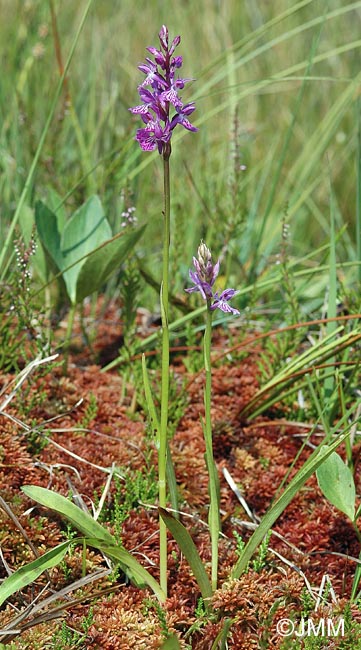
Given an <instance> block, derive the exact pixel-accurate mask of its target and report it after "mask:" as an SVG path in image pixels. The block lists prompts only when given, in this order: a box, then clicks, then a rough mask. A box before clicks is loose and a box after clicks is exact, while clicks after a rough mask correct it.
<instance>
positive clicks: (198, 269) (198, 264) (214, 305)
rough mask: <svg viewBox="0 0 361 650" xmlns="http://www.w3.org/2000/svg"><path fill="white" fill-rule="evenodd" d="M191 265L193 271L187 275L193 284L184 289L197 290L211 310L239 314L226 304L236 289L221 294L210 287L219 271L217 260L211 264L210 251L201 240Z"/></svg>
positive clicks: (226, 290)
mask: <svg viewBox="0 0 361 650" xmlns="http://www.w3.org/2000/svg"><path fill="white" fill-rule="evenodd" d="M193 265H194V268H195V271H192V270H190V271H189V277H190V279H191V280H192V282H193V285H194V286H193V287H189V289H185V291H187V293H194V292H195V291H199V292H200V294H201V296H202V298H203V300H206V301H207V304H208V305H209V309H210V310H211V311H214V310H215V309H220V310H221V311H223V312H225V313H230V314H239V313H240V312H239V311H238V309H235V308H234V307H231V305H229V304H228V303H229V301H230V300H231V299H232V298H233V297H234V296H235V295H236V294H237V293H238V291H236V290H235V289H225V290H224V291H222V293H221V294H219V293H218V291H215V292H214V291H213V288H212V287H213V285H214V283H215V281H216V278H217V275H218V273H219V260H218V262H216V264H213V262H212V256H211V252H210V250H209V248H208V247H207V246H206V244H205V243H204V242H201V244H200V246H199V247H198V259H197V258H196V257H193Z"/></svg>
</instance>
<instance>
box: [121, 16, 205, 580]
mask: <svg viewBox="0 0 361 650" xmlns="http://www.w3.org/2000/svg"><path fill="white" fill-rule="evenodd" d="M180 40H181V38H180V36H176V37H175V38H174V39H173V41H172V42H171V43H169V33H168V29H167V27H166V26H165V25H163V26H162V28H161V30H160V32H159V42H160V49H157V48H155V47H152V46H150V47H148V48H147V50H148V52H149V53H150V54H151V56H152V57H153V58H151V57H148V56H147V57H146V60H145V63H142V64H140V65H139V66H138V68H139V70H140V71H141V72H143V73H144V74H145V79H144V80H143V82H142V83H141V84H140V85H139V86H138V92H139V96H140V99H141V100H142V104H139V105H138V106H134V107H133V108H130V109H129V110H130V111H131V112H132V113H133V114H135V115H139V116H140V117H141V119H142V120H143V123H144V126H143V127H142V128H140V129H138V130H137V133H136V136H135V139H136V140H137V142H138V143H139V145H140V147H141V149H142V150H143V151H154V150H156V149H158V151H159V153H160V154H161V155H162V157H163V173H164V210H163V219H164V222H163V271H162V285H161V291H160V304H161V315H162V388H161V414H160V423H159V427H158V435H157V444H158V483H159V506H160V508H165V506H166V495H167V481H166V473H167V472H166V470H167V428H168V402H169V329H168V312H169V309H168V302H169V244H170V169H169V158H170V155H171V152H172V148H171V138H172V134H173V131H174V129H175V128H176V126H177V125H178V124H179V125H181V126H183V127H184V128H185V129H187V130H188V131H193V132H194V131H197V130H198V129H197V128H196V127H195V126H193V125H192V124H191V123H190V122H189V120H188V116H189V115H191V113H193V111H194V110H195V105H194V103H188V104H183V102H182V100H181V98H180V96H179V91H180V90H183V88H184V86H185V84H186V83H187V82H189V81H191V79H185V78H181V77H178V70H179V69H180V68H181V67H182V64H183V59H182V57H181V56H178V55H174V52H175V49H176V48H177V47H178V45H179V43H180ZM171 113H172V114H171ZM143 366H144V367H145V364H143ZM168 454H169V452H168ZM169 460H170V459H169V457H168V466H169ZM159 540H160V542H159V543H160V584H161V587H162V589H163V591H164V592H165V593H167V530H166V525H165V523H164V521H163V519H162V518H160V520H159Z"/></svg>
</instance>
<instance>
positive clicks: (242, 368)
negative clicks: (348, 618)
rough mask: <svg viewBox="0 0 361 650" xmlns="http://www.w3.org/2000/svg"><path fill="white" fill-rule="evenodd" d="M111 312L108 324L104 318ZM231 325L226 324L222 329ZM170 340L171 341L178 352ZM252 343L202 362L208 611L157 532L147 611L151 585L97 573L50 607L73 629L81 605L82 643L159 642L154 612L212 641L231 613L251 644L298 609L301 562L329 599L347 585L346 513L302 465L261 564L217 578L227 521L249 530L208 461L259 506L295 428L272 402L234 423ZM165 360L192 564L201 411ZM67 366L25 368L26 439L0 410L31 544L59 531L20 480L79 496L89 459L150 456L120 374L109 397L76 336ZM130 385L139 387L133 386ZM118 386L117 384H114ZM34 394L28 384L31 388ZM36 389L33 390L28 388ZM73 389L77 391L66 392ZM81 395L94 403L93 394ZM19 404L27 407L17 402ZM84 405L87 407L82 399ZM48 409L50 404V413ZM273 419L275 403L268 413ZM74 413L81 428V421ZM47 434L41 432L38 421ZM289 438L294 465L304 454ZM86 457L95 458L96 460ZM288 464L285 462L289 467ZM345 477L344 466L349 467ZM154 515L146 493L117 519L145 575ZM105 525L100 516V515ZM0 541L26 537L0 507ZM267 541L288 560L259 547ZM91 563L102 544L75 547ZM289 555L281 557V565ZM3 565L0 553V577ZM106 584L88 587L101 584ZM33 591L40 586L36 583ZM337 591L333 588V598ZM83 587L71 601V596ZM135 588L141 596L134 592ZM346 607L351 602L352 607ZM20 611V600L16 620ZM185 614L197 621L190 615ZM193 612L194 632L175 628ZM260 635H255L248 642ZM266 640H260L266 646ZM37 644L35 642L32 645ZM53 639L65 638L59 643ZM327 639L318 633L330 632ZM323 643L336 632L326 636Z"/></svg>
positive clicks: (176, 554) (88, 487)
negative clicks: (97, 578)
mask: <svg viewBox="0 0 361 650" xmlns="http://www.w3.org/2000/svg"><path fill="white" fill-rule="evenodd" d="M115 309H116V308H115V306H114V304H112V305H111V310H113V311H111V312H110V315H109V314H108V316H109V318H110V320H111V322H110V323H109V322H108V323H105V324H104V322H103V323H101V324H99V336H98V337H97V339H96V345H95V352H96V354H97V355H98V357H99V358H101V359H102V360H104V359H106V360H107V361H108V360H109V355H110V353H113V354H114V351H115V350H116V348H117V346H118V345H119V342H120V341H121V332H120V331H119V327H118V325H117V324H116V323H117V313H116V311H114V310H115ZM114 323H115V324H114ZM236 335H237V333H236V331H234V333H233V339H234V338H235V336H236ZM215 346H216V348H217V349H218V351H222V350H224V349H225V347H226V346H227V335H226V334H225V333H223V332H222V331H217V332H215ZM182 354H183V353H182ZM255 354H256V352H255V351H254V349H253V350H252V351H250V353H249V355H248V356H247V357H246V358H244V357H243V358H242V360H240V359H239V358H237V357H234V360H233V362H229V361H227V360H224V361H223V362H222V365H218V366H217V367H215V369H214V372H213V397H214V401H213V404H214V406H213V408H212V421H213V436H214V453H215V459H216V462H217V465H218V468H219V472H220V480H221V509H222V519H223V526H222V528H223V534H224V536H223V537H222V539H221V541H220V569H219V573H220V580H219V585H220V587H219V589H218V590H217V591H216V592H215V594H214V596H213V599H212V607H213V615H212V616H211V617H208V619H207V618H204V619H199V620H198V621H197V616H196V614H195V608H196V607H197V602H198V598H199V595H200V594H199V589H198V587H197V583H196V581H195V579H194V577H193V576H192V574H191V572H190V569H189V567H188V565H187V563H186V561H185V559H184V557H183V555H182V554H181V552H180V551H179V549H178V547H177V544H176V543H175V541H174V540H173V539H171V538H170V537H169V544H168V556H169V561H168V570H169V597H168V599H167V602H166V604H165V606H164V614H163V617H164V620H163V622H162V621H161V618H160V616H159V612H158V611H157V607H156V606H154V605H153V606H151V604H150V603H149V598H150V596H151V594H150V593H149V592H146V591H141V590H140V589H137V588H135V587H134V586H132V585H130V584H127V583H126V582H125V581H124V576H122V575H120V576H119V577H118V578H115V582H113V583H112V582H110V580H109V579H106V578H103V579H102V581H101V583H100V584H99V583H93V585H88V586H87V587H85V588H84V589H83V590H82V592H81V594H80V592H78V593H76V594H73V596H75V597H77V598H78V599H79V602H78V603H76V604H74V605H72V606H70V607H68V608H67V609H66V611H64V612H63V618H64V620H65V621H66V623H67V624H68V625H69V626H70V627H71V628H73V629H75V630H76V629H78V630H79V631H80V632H81V631H82V621H83V620H84V616H86V615H87V614H89V608H90V605H91V606H92V608H93V610H92V612H93V613H92V619H91V623H90V627H89V629H88V630H87V633H86V635H85V636H84V639H83V641H82V645H81V647H82V648H87V649H88V648H89V649H90V648H91V649H94V650H96V649H98V648H99V649H102V650H113V649H119V650H123V649H124V650H129V648H133V649H134V650H141V649H143V648H144V649H147V650H150V649H151V648H159V647H161V643H162V639H164V626H166V627H167V628H168V630H169V632H174V633H175V634H176V635H177V636H178V638H179V640H180V644H181V647H182V648H190V647H191V648H195V649H196V650H201V649H208V648H211V647H212V644H213V643H214V641H215V639H216V637H217V635H218V634H219V633H220V632H221V630H222V629H223V626H224V625H225V621H226V619H228V618H231V619H232V623H231V625H230V630H229V635H228V647H229V648H234V649H236V650H237V649H240V650H251V649H253V648H259V647H270V648H271V647H272V648H276V649H277V648H280V647H281V642H282V637H277V635H276V623H277V621H278V620H279V619H281V618H285V617H286V618H290V617H291V615H292V613H294V614H295V616H298V617H299V616H300V612H301V611H302V600H301V599H302V594H303V592H304V591H305V589H306V585H305V581H304V579H303V577H302V573H300V572H304V574H305V575H306V577H307V580H308V581H309V583H310V584H311V585H312V586H314V587H317V588H319V586H320V583H321V580H322V577H323V575H324V574H325V573H327V574H328V575H329V577H330V579H331V582H332V586H333V589H334V590H335V592H336V594H337V596H338V598H339V601H340V602H339V607H340V608H341V609H340V611H341V610H342V603H343V602H344V604H345V603H346V602H347V596H349V594H350V589H351V584H352V578H353V574H354V570H355V566H354V564H353V563H352V562H351V561H349V560H348V556H352V557H358V553H359V548H358V543H357V539H356V536H355V534H354V532H353V529H352V527H351V526H350V524H349V523H348V522H347V520H346V518H345V517H344V516H343V515H342V514H340V513H339V512H338V511H336V510H335V508H333V507H332V506H331V505H329V504H328V503H327V502H326V500H325V499H324V498H323V497H322V495H321V493H320V491H319V489H318V487H317V482H316V480H315V477H312V478H311V479H310V480H309V481H308V482H307V484H306V485H305V487H304V488H303V489H301V491H300V492H299V494H298V495H297V496H296V497H295V499H294V500H293V501H292V503H291V504H290V505H289V506H288V508H287V509H286V510H285V512H284V513H283V514H282V515H281V517H280V518H279V519H278V521H277V523H276V525H275V526H274V531H275V532H276V533H278V536H276V535H273V536H272V537H271V540H270V550H269V552H268V555H267V560H266V564H265V567H264V568H263V569H261V570H260V571H259V572H256V571H255V570H254V569H252V568H250V569H249V571H248V572H247V573H245V574H243V575H242V576H241V577H240V579H239V580H232V581H231V580H229V579H228V576H229V572H230V570H231V567H232V566H233V565H234V563H235V561H236V559H237V555H236V543H235V539H234V535H233V532H234V531H237V532H238V534H240V535H242V537H243V538H244V540H247V539H248V537H249V535H250V532H249V530H247V528H243V527H242V525H241V524H240V523H239V521H240V520H247V516H246V515H245V513H244V512H243V509H242V507H241V506H240V504H239V503H238V501H237V499H236V496H235V495H234V493H233V492H232V491H231V489H230V488H229V486H228V484H227V483H226V481H225V480H224V478H223V475H222V472H221V470H222V469H223V468H227V469H228V471H229V472H230V473H231V475H232V477H233V479H234V481H235V482H236V483H237V484H238V485H239V486H241V488H242V491H243V493H244V496H245V498H246V500H247V502H248V505H249V507H250V508H251V509H252V510H253V511H254V512H255V514H257V515H258V516H261V515H262V514H264V513H265V512H266V510H267V508H268V507H269V505H270V503H271V501H272V499H273V497H274V495H275V493H276V490H277V488H278V486H279V485H280V483H281V481H282V479H283V477H284V476H285V474H286V472H287V471H288V468H289V466H290V465H291V463H292V462H293V460H294V458H295V456H296V454H297V452H298V451H299V448H300V445H301V442H302V438H300V434H303V433H304V431H303V430H302V428H300V427H298V428H297V427H295V426H293V425H290V424H288V423H287V422H286V419H287V418H285V422H281V421H279V422H277V421H275V420H274V419H272V413H269V414H268V416H267V417H266V416H261V417H258V418H256V419H255V420H254V421H252V422H250V423H247V422H242V421H240V418H239V413H240V411H241V409H242V407H243V406H244V405H245V404H246V403H247V401H248V400H249V399H250V397H251V396H252V395H253V394H254V392H255V390H256V388H257V377H258V369H257V364H256V360H255V358H254V355H255ZM172 358H173V369H174V372H175V373H176V376H177V377H178V380H179V384H181V381H180V380H184V381H185V383H186V385H187V404H186V406H185V408H184V412H183V414H182V417H181V418H180V420H179V422H178V423H177V427H176V432H175V435H174V437H173V439H172V441H171V451H172V458H173V463H174V466H175V471H176V477H177V482H178V487H179V496H180V504H181V510H182V512H183V513H185V514H186V515H189V517H186V516H183V518H182V521H183V523H184V524H185V525H186V526H187V527H188V530H189V531H190V533H191V535H192V537H193V539H194V541H195V543H196V545H197V548H198V551H199V553H200V555H201V557H202V560H203V562H204V563H205V564H206V566H209V565H210V547H209V536H208V531H207V526H206V525H205V522H206V521H207V507H208V502H209V498H208V492H207V471H206V465H205V460H204V441H203V434H202V426H201V423H200V416H201V415H202V414H203V408H204V407H203V376H202V373H198V374H197V375H190V374H189V373H187V371H186V369H185V367H184V365H183V363H182V355H180V354H177V352H176V351H175V352H174V353H173V357H172ZM71 361H72V362H71V363H70V365H69V375H68V376H67V377H65V378H64V377H62V375H61V371H60V369H59V368H55V369H54V370H53V371H52V372H51V373H49V374H48V375H45V376H44V375H43V376H42V377H41V378H40V379H38V380H37V379H36V377H34V379H32V380H31V381H30V388H29V389H27V392H26V393H24V395H22V396H20V399H21V400H22V412H23V413H24V412H25V413H26V415H24V416H22V417H20V419H23V421H24V419H25V421H26V424H28V425H29V424H31V422H34V421H35V422H37V423H41V422H45V423H46V421H47V420H49V423H48V424H46V425H45V427H44V429H42V430H41V431H40V434H39V437H38V439H37V440H35V442H34V440H32V443H31V445H30V442H29V435H30V434H29V433H27V432H26V431H24V430H23V429H22V428H21V426H18V425H17V424H16V423H15V422H14V421H11V420H9V419H7V418H5V417H1V418H0V488H1V495H2V497H3V498H4V499H5V500H6V501H7V503H8V504H9V506H10V507H11V509H12V511H13V512H14V514H15V515H16V517H18V519H19V521H20V522H21V525H22V526H23V527H24V529H25V531H26V534H27V535H28V537H29V539H30V540H31V541H32V542H33V544H34V545H35V546H36V547H37V549H38V550H39V552H40V553H42V552H44V551H45V550H46V549H48V548H50V547H53V546H55V545H56V544H57V543H59V541H61V540H62V539H63V538H64V537H63V533H62V530H64V529H65V528H66V526H65V525H64V522H62V521H61V520H60V518H59V517H57V516H56V515H54V514H52V513H49V512H47V511H46V510H44V509H43V508H40V507H35V509H34V510H33V511H32V512H31V514H25V515H24V512H25V511H26V510H27V509H28V508H29V507H30V506H34V504H33V503H32V502H30V500H29V499H27V498H26V497H25V496H24V495H23V494H22V493H21V491H20V487H21V486H22V485H25V484H36V485H39V486H44V487H51V489H53V490H56V491H58V492H60V493H61V494H63V495H68V494H69V490H70V489H72V488H73V489H75V490H77V491H78V492H79V493H80V494H81V496H82V498H83V500H84V501H85V503H86V504H87V505H88V507H89V508H90V509H91V504H92V503H94V500H96V498H99V497H100V495H101V492H102V490H103V488H104V485H105V482H106V478H107V474H106V473H104V471H102V469H101V468H110V467H111V466H112V464H113V463H114V464H116V466H117V467H119V468H121V470H122V472H123V474H126V473H127V472H128V473H130V475H132V474H133V475H134V473H135V472H138V473H140V472H143V474H147V473H149V472H150V469H151V467H152V466H155V465H156V452H155V449H154V445H153V443H152V441H151V440H150V439H149V436H148V437H147V436H146V424H145V416H144V413H143V412H142V409H141V404H142V398H141V399H140V401H139V403H138V400H137V399H136V400H135V402H134V400H133V396H134V393H133V391H134V388H132V386H131V385H129V386H127V387H126V391H125V395H126V396H125V398H123V400H122V401H121V399H120V398H121V394H122V390H123V389H124V386H123V379H122V375H121V373H120V375H119V373H118V372H117V371H113V372H111V373H101V371H100V367H99V366H97V365H94V360H93V358H92V357H91V356H89V354H87V351H86V350H85V349H84V348H83V347H80V346H79V352H78V354H75V353H74V354H73V357H72V360H71ZM10 379H11V376H10V375H8V376H3V377H1V378H0V388H1V387H2V388H3V387H4V386H6V384H7V383H8V382H9V381H10ZM136 390H137V391H139V392H140V391H141V390H142V389H141V387H140V386H137V387H136ZM123 394H124V390H123ZM40 395H41V398H39V396H40ZM37 397H38V399H37ZM81 398H82V399H83V402H82V403H81V404H80V405H77V403H78V401H79V400H80V399H81ZM132 401H133V405H134V403H135V404H136V409H135V413H132V414H130V413H129V407H130V404H131V403H132ZM94 404H95V405H96V406H95V407H94ZM27 405H28V412H26V407H27ZM92 405H93V407H94V408H93V409H92ZM7 413H8V414H9V415H10V416H13V417H15V418H16V417H19V410H18V406H17V403H16V400H14V401H13V402H12V403H11V404H10V406H9V407H8V409H7ZM54 416H58V417H57V419H53V420H52V419H51V418H54ZM277 417H278V419H279V414H278V415H277ZM84 422H86V425H85V426H86V431H85V432H84V431H83V430H79V428H80V429H81V428H82V426H84ZM44 434H45V435H46V436H47V437H48V438H49V440H48V442H47V444H46V445H45V446H43V445H42V444H41V443H42V442H43V439H42V437H41V436H42V435H44ZM308 453H309V451H307V449H306V450H305V451H304V452H302V455H301V457H300V458H299V459H298V461H297V464H296V468H298V467H300V465H301V464H302V462H303V461H304V460H305V458H306V457H307V455H308ZM97 466H98V468H97ZM294 471H295V470H294ZM356 478H357V477H356ZM124 490H125V483H124V482H122V481H120V482H119V484H118V486H116V485H115V483H114V482H113V483H112V486H111V489H110V490H109V493H108V494H107V497H106V501H105V507H106V509H107V511H108V512H112V509H113V508H114V499H115V497H116V494H117V495H118V498H119V497H120V499H121V498H122V495H123V497H124V499H125V498H126V495H125V491H124ZM157 529H158V519H157V514H156V511H155V510H154V509H152V508H151V507H146V506H144V505H139V504H137V503H136V498H135V502H134V503H133V504H132V507H131V508H130V509H129V512H128V516H127V517H126V518H125V519H124V521H123V522H122V543H123V544H124V546H125V548H127V549H128V550H130V551H131V552H133V553H134V554H135V555H136V557H137V559H138V560H139V561H140V562H141V563H142V564H143V565H144V566H146V568H147V569H148V570H149V571H150V572H151V573H152V574H153V575H154V576H155V577H156V578H158V539H157ZM111 530H112V531H114V524H111ZM0 543H1V548H2V553H3V557H4V560H5V562H6V563H7V564H8V565H9V567H10V568H11V569H15V568H18V567H19V566H20V565H21V564H24V563H26V562H28V561H29V560H31V559H33V554H32V551H31V550H30V549H29V546H28V544H27V542H26V540H25V539H24V536H23V535H22V533H21V532H20V531H19V529H18V527H17V525H16V523H15V522H14V521H12V520H11V519H10V518H9V517H8V515H7V514H6V513H5V512H4V511H3V510H0ZM273 550H274V551H276V552H278V553H279V554H281V555H282V556H283V557H284V558H285V559H286V561H287V562H288V564H287V563H286V562H284V561H283V560H282V559H280V557H279V556H277V555H275V554H273ZM100 566H103V567H104V559H103V557H102V556H101V555H100V554H99V553H97V552H94V551H90V550H88V551H87V567H88V570H89V571H90V570H94V569H95V568H96V567H98V568H99V567H100ZM292 567H295V568H292ZM5 575H6V570H5V568H4V567H3V566H1V577H5ZM80 577H81V554H80V552H78V551H75V552H74V554H73V555H71V556H69V557H68V558H67V560H66V563H65V564H64V565H63V566H61V567H58V568H56V569H54V570H53V571H52V572H51V583H50V584H48V585H47V579H48V578H47V577H44V576H42V577H41V578H40V579H39V580H38V581H36V583H35V585H33V586H32V587H28V588H27V589H25V590H24V591H23V592H22V593H21V594H16V595H15V596H14V597H13V598H12V599H11V600H12V602H13V604H16V605H17V606H18V607H20V608H24V607H25V606H26V605H27V604H29V603H30V602H31V601H32V600H33V599H34V597H35V596H36V595H38V594H39V593H40V590H41V589H42V588H43V587H44V586H46V585H47V590H46V594H48V593H50V590H52V589H59V588H61V587H62V586H64V585H65V584H70V583H71V582H72V581H74V580H75V579H79V578H80ZM102 590H106V591H108V592H110V593H107V594H105V595H101V593H100V592H101V591H102ZM42 597H45V594H44V595H43V596H42ZM342 598H345V600H344V601H342ZM82 599H84V602H82ZM146 599H148V600H146ZM353 609H354V611H353V613H354V615H355V617H356V615H358V616H359V613H358V614H357V611H358V610H357V611H356V609H355V608H353ZM12 617H14V611H13V610H12V609H11V607H10V606H7V607H6V608H5V609H4V610H3V611H2V613H1V614H0V623H1V624H2V625H5V624H6V623H7V622H8V621H9V620H10V619H11V618H12ZM30 619H31V614H29V616H28V618H27V619H26V620H27V621H28V620H30ZM197 623H198V624H197ZM60 625H61V623H59V622H57V621H52V622H48V623H45V624H42V625H38V626H36V627H34V628H31V627H30V628H29V630H27V631H24V632H23V634H22V636H21V637H20V638H19V639H20V640H21V644H20V640H19V639H18V641H17V643H19V644H20V645H17V646H16V647H19V648H29V649H30V648H31V649H32V650H37V649H38V648H39V649H40V648H43V647H51V646H50V645H49V644H50V643H51V639H53V638H55V637H54V634H56V633H57V630H58V631H59V627H60ZM192 625H194V632H193V633H192V635H191V636H190V635H189V634H187V633H188V632H189V629H190V627H191V626H192ZM261 641H262V642H263V643H264V645H260V642H261ZM267 643H268V646H267ZM42 644H43V645H42ZM64 647H66V646H64ZM330 647H331V646H330ZM335 647H337V646H335Z"/></svg>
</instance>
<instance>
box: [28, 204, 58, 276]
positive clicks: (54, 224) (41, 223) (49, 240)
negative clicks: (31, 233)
mask: <svg viewBox="0 0 361 650" xmlns="http://www.w3.org/2000/svg"><path fill="white" fill-rule="evenodd" d="M35 224H36V229H37V231H38V235H39V237H40V241H41V243H42V245H43V247H44V249H45V252H46V253H47V255H48V257H49V258H50V260H49V262H50V267H51V266H53V269H52V270H54V272H55V273H56V272H58V271H61V270H62V269H63V268H65V267H64V258H63V254H62V252H61V247H60V238H61V235H60V232H59V228H58V219H57V216H56V214H55V213H54V212H53V211H52V210H50V209H49V208H48V207H47V206H46V205H45V204H44V203H42V202H41V201H38V202H37V203H36V205H35ZM54 265H55V269H54Z"/></svg>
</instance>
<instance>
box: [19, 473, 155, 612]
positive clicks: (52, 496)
mask: <svg viewBox="0 0 361 650" xmlns="http://www.w3.org/2000/svg"><path fill="white" fill-rule="evenodd" d="M21 489H22V491H23V492H24V493H25V494H26V495H27V496H28V497H30V498H31V499H34V501H36V502H37V503H40V504H41V505H43V506H46V507H47V508H50V509H51V510H55V511H56V512H58V513H59V514H60V515H63V517H65V518H66V519H67V520H68V521H70V523H71V524H72V525H73V526H74V527H75V528H77V529H78V530H79V531H80V532H81V533H83V534H84V535H85V537H86V539H85V541H86V543H87V544H88V545H89V546H92V547H94V548H97V549H98V550H100V551H102V552H103V553H105V555H107V556H108V557H110V558H111V559H113V560H115V561H116V562H119V563H120V565H121V568H122V570H123V571H124V573H125V574H126V575H127V576H128V577H129V579H130V580H132V581H133V582H134V583H135V584H136V585H137V586H138V587H144V586H148V587H150V588H151V589H152V591H153V592H154V593H155V595H156V596H157V597H158V598H159V600H164V599H165V595H164V593H163V591H162V589H161V588H160V586H159V584H158V583H157V581H156V580H155V579H154V578H153V577H152V576H151V575H150V573H149V572H148V571H147V570H146V569H145V568H144V567H142V565H141V564H139V562H138V561H137V560H136V559H135V558H134V557H133V555H131V553H129V551H127V550H126V549H124V548H122V547H121V546H119V545H118V544H117V543H116V541H115V538H114V537H113V536H112V535H111V534H110V533H109V532H108V531H107V529H106V528H104V527H103V526H101V525H100V524H99V523H98V522H97V521H95V520H94V519H93V517H91V516H90V515H89V514H88V513H86V512H84V511H83V510H81V509H80V508H78V506H76V505H75V504H74V503H72V502H71V501H69V500H68V499H66V498H65V497H63V496H62V495H61V494H57V493H56V492H53V491H52V490H47V489H46V488H42V487H38V486H36V485H25V486H23V487H22V488H21Z"/></svg>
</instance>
